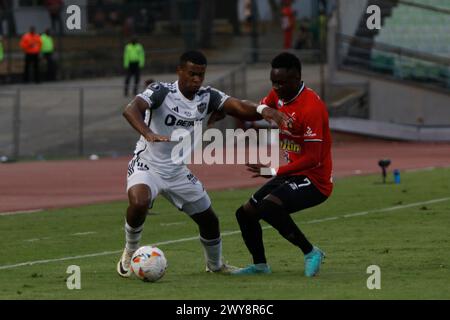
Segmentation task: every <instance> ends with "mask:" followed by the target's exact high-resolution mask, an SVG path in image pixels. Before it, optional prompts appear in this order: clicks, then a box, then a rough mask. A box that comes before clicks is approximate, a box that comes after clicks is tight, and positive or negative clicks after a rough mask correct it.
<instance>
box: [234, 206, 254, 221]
mask: <svg viewBox="0 0 450 320" xmlns="http://www.w3.org/2000/svg"><path fill="white" fill-rule="evenodd" d="M235 214H236V219H237V221H238V222H239V223H242V222H246V221H248V220H252V219H256V217H257V214H256V210H255V208H254V207H253V206H251V205H248V204H245V205H243V206H241V207H239V208H238V209H237V210H236V213H235Z"/></svg>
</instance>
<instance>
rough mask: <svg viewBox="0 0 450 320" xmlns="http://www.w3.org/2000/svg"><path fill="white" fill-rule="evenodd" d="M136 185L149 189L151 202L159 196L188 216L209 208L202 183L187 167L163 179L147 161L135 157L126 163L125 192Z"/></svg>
mask: <svg viewBox="0 0 450 320" xmlns="http://www.w3.org/2000/svg"><path fill="white" fill-rule="evenodd" d="M138 184H145V185H147V186H148V187H149V188H150V191H151V199H150V200H151V202H153V201H154V200H155V198H156V197H157V196H158V194H161V195H162V196H164V197H165V198H166V199H167V200H168V201H170V202H171V203H172V204H173V205H174V206H176V207H177V208H178V209H179V210H183V211H184V212H186V213H187V214H189V215H193V214H196V213H200V212H203V211H205V210H207V209H208V208H209V207H210V206H211V200H210V199H209V196H208V194H207V193H206V191H205V189H204V188H203V185H202V183H201V182H200V180H198V179H197V177H195V176H194V175H193V174H192V173H191V171H189V169H188V168H187V167H184V168H182V169H181V170H179V172H178V173H177V174H175V175H174V176H173V177H170V178H163V177H161V176H160V175H159V174H158V173H156V172H155V171H154V170H153V169H152V168H151V166H150V165H149V163H148V162H147V161H145V160H143V159H141V158H139V157H138V156H135V157H134V158H133V159H131V161H130V162H129V163H128V178H127V192H128V190H129V189H130V188H131V187H133V186H135V185H138Z"/></svg>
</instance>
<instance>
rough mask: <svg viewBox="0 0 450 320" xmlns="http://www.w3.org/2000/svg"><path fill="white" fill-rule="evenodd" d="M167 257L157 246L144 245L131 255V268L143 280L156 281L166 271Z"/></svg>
mask: <svg viewBox="0 0 450 320" xmlns="http://www.w3.org/2000/svg"><path fill="white" fill-rule="evenodd" d="M166 269H167V259H166V257H165V256H164V252H162V250H161V249H158V248H157V247H152V246H144V247H140V248H139V249H137V250H136V251H135V252H134V254H133V256H132V257H131V270H132V271H133V273H134V274H135V275H136V276H137V277H138V278H139V279H141V280H143V281H150V282H155V281H157V280H159V279H161V278H162V277H163V276H164V274H165V273H166Z"/></svg>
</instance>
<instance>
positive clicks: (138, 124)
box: [122, 97, 170, 142]
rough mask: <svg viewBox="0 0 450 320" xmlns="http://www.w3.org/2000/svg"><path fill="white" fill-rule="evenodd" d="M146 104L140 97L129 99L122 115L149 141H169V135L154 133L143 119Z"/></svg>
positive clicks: (146, 107)
mask: <svg viewBox="0 0 450 320" xmlns="http://www.w3.org/2000/svg"><path fill="white" fill-rule="evenodd" d="M147 109H148V104H147V102H145V101H144V100H143V99H142V98H139V97H136V98H134V100H133V101H131V102H130V103H129V104H128V105H127V106H126V107H125V110H124V111H123V113H122V115H123V116H124V117H125V119H127V121H128V123H129V124H130V125H131V126H132V127H133V128H134V129H135V130H136V131H137V132H139V133H140V134H141V135H142V136H143V137H145V139H146V140H147V141H149V142H165V141H170V139H169V137H166V136H161V135H158V134H155V133H153V132H152V130H150V128H149V127H148V126H147V124H146V123H145V121H144V119H145V118H144V117H145V111H146V110H147Z"/></svg>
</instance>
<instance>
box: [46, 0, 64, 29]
mask: <svg viewBox="0 0 450 320" xmlns="http://www.w3.org/2000/svg"><path fill="white" fill-rule="evenodd" d="M45 6H46V7H47V10H48V13H49V14H50V20H51V23H52V31H53V32H54V33H55V34H61V33H62V30H63V25H62V20H61V11H62V8H63V6H64V1H63V0H45Z"/></svg>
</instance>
